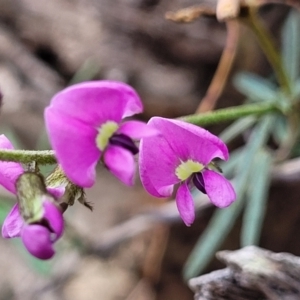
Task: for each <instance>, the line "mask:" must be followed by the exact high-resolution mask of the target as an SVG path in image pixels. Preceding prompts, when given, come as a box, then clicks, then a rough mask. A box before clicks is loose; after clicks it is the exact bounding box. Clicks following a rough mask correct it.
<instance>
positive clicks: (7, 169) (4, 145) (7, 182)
mask: <svg viewBox="0 0 300 300" xmlns="http://www.w3.org/2000/svg"><path fill="white" fill-rule="evenodd" d="M0 149H14V147H13V145H12V144H11V142H10V141H9V140H8V138H7V137H6V136H5V135H3V134H1V135H0ZM22 173H23V168H22V166H21V164H19V163H16V162H7V161H0V185H2V186H3V187H5V188H6V189H7V190H8V191H10V192H12V193H14V194H15V193H16V187H15V183H16V180H17V178H18V177H19V176H20V175H21V174H22Z"/></svg>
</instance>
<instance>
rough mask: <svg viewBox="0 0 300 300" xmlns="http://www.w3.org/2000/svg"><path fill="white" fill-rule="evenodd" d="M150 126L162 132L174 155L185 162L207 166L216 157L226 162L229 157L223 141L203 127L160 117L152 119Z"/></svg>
mask: <svg viewBox="0 0 300 300" xmlns="http://www.w3.org/2000/svg"><path fill="white" fill-rule="evenodd" d="M148 124H149V126H151V127H154V128H156V129H157V130H159V131H160V132H161V134H162V135H163V136H164V137H165V139H166V140H167V142H168V144H169V145H170V147H171V148H172V149H173V151H174V153H175V154H176V155H177V156H178V157H180V159H181V160H183V161H186V160H188V159H192V160H194V161H197V162H200V163H202V164H204V165H207V164H208V163H210V161H211V160H212V159H213V158H215V157H219V158H221V159H224V160H227V159H228V157H229V155H228V149H227V146H226V145H225V144H224V143H223V141H222V140H220V139H219V138H218V137H217V136H215V135H213V134H211V133H210V132H209V131H207V130H205V129H203V128H201V127H198V126H196V125H193V124H189V123H186V122H183V121H179V120H171V119H165V118H160V117H154V118H151V119H150V121H149V122H148Z"/></svg>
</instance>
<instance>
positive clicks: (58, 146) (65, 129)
mask: <svg viewBox="0 0 300 300" xmlns="http://www.w3.org/2000/svg"><path fill="white" fill-rule="evenodd" d="M45 121H46V127H47V130H48V134H49V138H50V142H51V145H52V147H53V149H54V150H55V153H56V157H57V159H58V161H59V163H60V164H61V166H62V169H63V170H64V172H65V174H66V175H67V177H68V178H69V179H70V180H71V181H72V182H73V183H75V184H77V185H79V186H81V187H91V186H92V185H93V184H94V183H95V178H96V171H95V168H96V164H97V162H98V159H99V158H100V155H101V152H100V151H99V149H98V148H97V146H96V136H97V130H96V129H94V128H92V127H90V126H88V125H86V124H84V123H83V122H80V121H78V120H76V119H74V118H71V117H67V116H66V115H64V114H62V113H58V112H57V111H55V110H53V109H51V108H47V109H46V111H45Z"/></svg>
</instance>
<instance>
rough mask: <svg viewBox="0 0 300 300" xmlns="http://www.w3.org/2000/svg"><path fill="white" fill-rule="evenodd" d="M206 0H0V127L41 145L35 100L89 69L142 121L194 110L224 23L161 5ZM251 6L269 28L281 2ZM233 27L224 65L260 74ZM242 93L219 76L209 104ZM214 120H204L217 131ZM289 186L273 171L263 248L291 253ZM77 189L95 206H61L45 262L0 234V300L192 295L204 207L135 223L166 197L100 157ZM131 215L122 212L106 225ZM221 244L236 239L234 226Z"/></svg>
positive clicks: (261, 63)
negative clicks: (234, 39) (230, 55)
mask: <svg viewBox="0 0 300 300" xmlns="http://www.w3.org/2000/svg"><path fill="white" fill-rule="evenodd" d="M215 2H216V1H215V0H211V1H210V0H207V1H201V0H199V1H192V0H173V1H171V0H98V1H97V0H52V1H43V0H14V1H10V0H0V88H1V92H2V94H3V96H4V98H3V102H4V105H3V108H2V113H1V118H0V128H2V130H1V132H5V133H8V134H10V135H11V136H13V137H14V139H15V140H17V141H18V142H19V143H18V144H19V145H20V147H24V148H28V149H37V148H39V149H45V148H46V147H47V142H46V138H45V132H44V128H43V110H44V108H45V106H46V105H48V103H49V101H50V99H51V97H52V96H53V95H54V94H55V93H56V92H57V91H59V90H60V89H62V88H63V87H65V86H66V85H68V84H71V83H73V82H76V81H81V80H88V79H113V80H121V81H124V82H127V83H129V84H131V85H132V86H133V87H135V88H136V89H137V91H138V92H139V94H140V95H141V98H142V99H143V102H144V105H145V112H144V114H143V116H140V117H141V118H142V119H144V120H147V119H148V118H149V117H151V116H153V115H160V116H165V117H178V116H181V115H185V114H190V113H193V112H194V111H195V110H196V108H197V106H198V104H199V102H200V100H201V98H202V97H203V96H204V94H205V91H206V90H207V87H208V85H209V83H210V80H211V78H212V76H213V74H214V71H215V69H216V67H217V64H218V61H219V58H220V55H221V53H222V49H223V47H224V44H225V41H226V28H225V25H224V24H220V23H218V22H217V21H216V20H215V19H214V18H201V19H199V20H197V21H196V22H194V23H191V24H175V23H172V22H170V21H167V20H166V19H165V18H164V15H165V13H166V12H167V11H175V10H177V9H179V8H183V7H186V6H189V5H193V4H199V3H202V4H203V3H204V4H207V5H208V6H209V7H212V8H214V7H215V5H216V3H215ZM261 13H262V16H263V19H264V21H265V22H266V24H267V26H268V27H269V28H270V29H271V31H272V32H273V33H274V34H275V36H276V35H277V34H278V32H279V30H280V26H279V25H280V24H281V23H282V21H283V20H284V18H285V16H286V14H287V13H288V9H287V7H284V6H275V5H273V6H271V5H269V6H266V7H264V8H263V9H262V11H261ZM242 33H244V34H242V35H241V39H240V41H239V47H238V53H237V57H236V60H235V64H234V72H237V71H239V70H249V71H254V72H258V73H261V74H267V73H268V72H269V70H270V68H269V66H268V64H267V63H266V61H265V60H264V59H263V58H262V55H261V52H260V50H259V49H258V46H257V44H256V42H255V40H254V39H253V37H252V35H251V34H249V32H247V31H246V29H244V28H242ZM245 33H246V34H245ZM242 99H243V97H242V96H241V95H239V94H237V92H236V91H235V90H234V89H233V87H232V85H231V83H230V82H229V84H228V86H227V87H226V90H225V92H224V93H223V95H222V97H221V99H220V100H219V102H218V107H225V106H229V105H234V104H238V103H241V101H242ZM221 127H222V126H221ZM221 127H216V128H211V129H212V130H213V131H214V132H219V131H220V130H221V129H222V128H221ZM298 186H299V182H292V183H286V182H277V183H276V185H274V187H273V188H272V191H271V201H270V205H269V211H268V214H267V219H266V221H265V226H264V232H263V236H262V246H263V247H266V248H269V249H271V250H273V251H290V252H293V253H294V254H298V255H299V254H300V245H299V241H298V242H297V241H295V236H296V235H297V234H298V228H299V225H300V219H299V217H298V216H299V210H300V206H299V204H298V202H299V197H298V195H299V187H298ZM1 192H2V193H4V191H2V190H1ZM287 193H288V195H289V197H288V199H287V197H286V194H287ZM5 195H6V194H5ZM87 197H88V201H90V202H93V203H94V212H93V213H91V212H90V211H88V210H87V209H86V208H84V207H83V206H81V205H80V204H78V203H76V205H74V207H72V208H70V209H69V210H68V211H67V213H66V219H67V223H68V225H67V230H66V235H65V238H63V240H62V241H61V242H60V243H58V245H57V250H58V253H57V256H56V258H55V259H54V260H52V261H50V262H46V263H43V265H41V264H38V263H37V262H36V261H34V260H30V259H29V258H28V256H27V255H26V254H25V253H24V251H22V250H21V248H20V247H19V246H18V245H17V244H16V243H14V242H13V241H7V240H3V239H1V240H0V249H1V256H0V268H1V271H2V272H1V275H0V291H1V292H0V300H1V299H3V300H4V299H5V300H7V299H22V300H26V299H42V300H48V299H49V300H50V299H64V300H71V299H72V300H94V299H101V300H114V299H126V300H135V299H136V300H154V299H157V300H173V299H180V300H185V299H192V298H193V294H192V292H191V291H190V290H189V289H188V287H187V286H186V284H185V283H184V282H183V280H182V277H181V269H182V266H183V264H184V262H185V260H186V258H187V257H188V254H189V252H190V251H191V249H192V247H193V244H194V243H195V241H196V240H197V238H198V236H199V235H200V234H201V232H202V230H203V229H204V228H205V226H206V224H207V222H208V220H209V217H210V215H211V213H212V208H208V209H206V210H204V211H203V213H202V214H201V215H199V218H198V219H197V221H196V222H195V224H194V225H193V226H192V227H191V228H186V227H185V226H184V225H183V223H182V222H181V221H180V220H178V218H176V217H174V215H176V210H175V212H174V207H172V209H173V210H172V209H171V213H173V215H172V217H170V219H168V222H169V224H162V223H161V222H158V221H157V222H152V223H151V226H148V225H149V224H148V223H149V222H148V223H147V222H146V223H147V225H145V218H143V217H137V216H139V215H140V214H143V213H145V212H148V213H149V211H151V212H152V214H154V215H155V214H158V212H161V211H160V209H162V208H163V207H164V205H165V201H166V200H161V199H154V198H152V197H150V196H149V195H147V194H146V192H144V191H143V189H142V186H141V184H140V183H139V181H138V180H137V183H136V185H135V187H134V188H128V187H125V186H123V185H122V184H120V183H119V182H118V181H117V180H116V179H115V178H114V177H112V176H111V175H110V174H109V173H108V172H107V171H106V170H103V169H101V168H99V178H98V181H97V185H96V186H94V187H93V188H92V189H89V190H87ZM153 210H154V211H153ZM287 216H288V217H287ZM130 218H133V221H132V222H131V223H130V222H129V223H128V222H127V223H125V224H123V225H122V226H120V227H116V228H114V226H116V225H117V224H122V222H126V220H128V219H130ZM157 219H159V217H157ZM172 223H174V224H172ZM143 226H144V227H145V228H146V229H147V230H146V231H145V232H143V233H140V234H138V233H137V232H136V229H137V228H138V229H143ZM237 227H238V225H237ZM112 228H114V230H113V231H112ZM137 231H139V230H137ZM113 234H115V236H114V235H113ZM131 236H132V237H131ZM298 240H299V239H298ZM225 247H226V248H228V249H233V248H237V247H238V229H237V230H236V232H233V234H232V236H231V237H230V238H229V239H228V240H227V241H226V244H225V245H224V248H225ZM211 268H212V267H211Z"/></svg>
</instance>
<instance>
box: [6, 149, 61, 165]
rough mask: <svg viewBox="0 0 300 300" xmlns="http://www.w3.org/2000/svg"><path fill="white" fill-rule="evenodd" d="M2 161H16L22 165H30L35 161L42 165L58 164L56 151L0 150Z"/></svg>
mask: <svg viewBox="0 0 300 300" xmlns="http://www.w3.org/2000/svg"><path fill="white" fill-rule="evenodd" d="M0 160H1V161H14V162H20V163H24V164H27V163H30V162H33V161H35V162H36V163H38V164H41V165H50V164H55V163H56V157H55V154H54V151H51V150H44V151H33V150H32V151H31V150H8V149H0Z"/></svg>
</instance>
